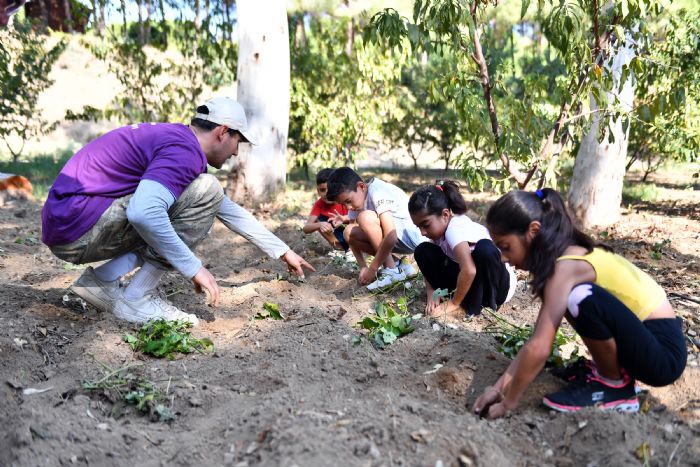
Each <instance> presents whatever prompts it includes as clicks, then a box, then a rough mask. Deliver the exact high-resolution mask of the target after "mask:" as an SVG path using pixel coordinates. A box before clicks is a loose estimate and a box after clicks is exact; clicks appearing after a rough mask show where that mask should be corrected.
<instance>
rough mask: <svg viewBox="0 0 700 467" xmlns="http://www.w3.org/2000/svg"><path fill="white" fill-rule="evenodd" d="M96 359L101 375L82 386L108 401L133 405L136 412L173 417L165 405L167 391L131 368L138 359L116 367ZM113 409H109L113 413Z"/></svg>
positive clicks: (164, 418)
mask: <svg viewBox="0 0 700 467" xmlns="http://www.w3.org/2000/svg"><path fill="white" fill-rule="evenodd" d="M98 363H99V364H100V365H102V367H103V368H104V371H105V375H104V376H103V377H102V378H100V379H96V380H85V381H83V384H82V387H83V389H85V390H87V391H91V392H99V393H101V394H102V395H104V396H105V397H106V398H107V399H108V400H110V401H112V402H115V403H121V404H125V405H130V406H134V407H136V409H137V410H138V411H139V412H141V413H144V414H148V416H149V418H150V419H151V421H161V422H164V421H168V420H172V419H174V418H175V416H174V415H173V413H172V411H171V410H170V408H169V407H168V405H166V402H167V401H168V398H167V395H166V394H165V393H163V391H161V390H160V389H158V387H157V386H156V385H155V383H153V382H152V381H148V380H147V379H145V378H143V377H141V376H138V375H136V374H135V373H134V372H133V371H132V370H133V369H134V368H135V367H140V366H143V364H142V363H131V364H129V365H126V366H124V367H122V368H118V369H113V368H111V367H110V366H108V365H106V364H104V363H101V362H98ZM115 409H116V407H115ZM117 412H118V411H117V410H113V411H112V413H113V414H114V413H117Z"/></svg>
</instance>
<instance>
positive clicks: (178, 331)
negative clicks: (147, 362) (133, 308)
mask: <svg viewBox="0 0 700 467" xmlns="http://www.w3.org/2000/svg"><path fill="white" fill-rule="evenodd" d="M191 327H192V323H189V322H187V321H179V320H175V321H167V320H164V319H157V320H152V321H149V322H147V323H146V324H144V325H143V326H141V328H140V329H139V331H138V334H137V335H136V336H134V335H133V334H131V333H126V334H124V336H123V340H124V342H126V343H127V344H129V345H130V346H131V349H132V350H134V351H138V352H143V353H145V354H148V355H153V356H154V357H158V358H162V357H166V358H168V360H172V359H173V358H175V353H183V354H188V353H192V352H195V351H196V352H200V353H204V352H206V351H213V350H214V343H213V342H212V341H211V339H209V338H208V337H205V338H202V339H198V338H196V337H193V336H192V334H191V333H190V331H189V330H188V329H189V328H191Z"/></svg>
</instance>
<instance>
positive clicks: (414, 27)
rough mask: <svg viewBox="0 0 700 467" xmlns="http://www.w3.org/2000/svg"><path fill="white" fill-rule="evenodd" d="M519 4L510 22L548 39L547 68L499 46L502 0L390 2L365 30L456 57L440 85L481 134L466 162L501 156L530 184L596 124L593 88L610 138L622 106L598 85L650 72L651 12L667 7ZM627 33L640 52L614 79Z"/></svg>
mask: <svg viewBox="0 0 700 467" xmlns="http://www.w3.org/2000/svg"><path fill="white" fill-rule="evenodd" d="M510 5H511V6H512V5H513V3H512V2H511V3H510ZM520 5H521V15H520V16H521V18H520V21H518V23H517V24H510V25H509V26H508V28H507V30H509V31H510V33H511V34H512V30H513V28H514V27H515V28H516V29H518V28H519V31H520V32H519V34H520V35H521V36H523V37H525V38H526V39H529V40H530V41H531V42H532V47H534V48H536V49H537V53H538V54H539V55H540V56H541V55H544V53H543V49H545V48H546V51H547V52H546V53H547V55H548V56H549V57H552V58H548V59H547V60H546V62H545V63H543V65H546V66H545V67H544V68H543V69H542V71H547V72H549V73H552V74H550V75H545V76H542V75H537V74H533V73H532V72H528V68H527V65H528V64H527V63H526V62H525V61H521V63H516V61H515V59H514V54H511V56H510V57H508V54H504V53H499V50H503V49H504V44H503V43H501V44H498V42H497V40H494V38H495V34H491V32H492V31H493V28H494V27H495V26H494V24H495V23H494V22H491V21H489V18H490V17H491V16H493V14H494V11H495V10H496V9H498V8H499V7H500V5H499V2H497V1H493V2H491V1H478V0H473V1H457V0H416V1H415V2H414V10H413V18H412V20H409V19H407V18H405V17H402V16H401V15H400V14H399V13H398V12H397V11H395V10H392V9H386V10H384V11H381V12H379V13H377V14H376V15H374V16H373V17H372V19H371V23H370V27H369V28H368V29H367V33H366V34H367V37H368V39H369V40H370V41H372V42H375V43H379V44H382V45H384V46H385V47H387V48H389V49H394V50H403V49H405V48H409V49H410V50H411V51H413V52H425V53H427V54H429V55H434V54H437V55H442V56H449V55H451V56H453V57H455V60H456V61H455V63H456V70H455V71H452V72H448V73H444V74H443V75H442V76H441V77H438V80H436V81H435V87H436V88H438V89H439V90H440V92H441V93H443V94H444V96H445V100H448V101H451V102H454V105H455V106H456V108H457V109H458V110H460V111H461V113H460V116H461V118H462V120H463V122H464V123H465V125H464V126H465V128H468V129H469V130H470V133H469V137H468V138H467V139H469V138H473V139H475V140H474V141H471V142H470V145H471V147H472V148H471V149H472V151H471V152H465V156H466V158H467V159H468V160H469V164H468V165H469V166H472V165H473V163H474V162H477V163H478V164H480V166H482V167H483V166H486V165H488V164H492V163H498V164H499V165H500V167H501V170H502V171H503V173H504V175H505V176H507V177H509V178H511V179H512V180H513V181H514V182H516V183H517V184H518V185H519V186H520V187H524V186H526V185H527V184H528V183H529V182H530V180H531V179H532V177H533V176H534V175H537V178H538V179H539V181H540V182H539V183H540V184H541V183H544V182H545V177H546V176H547V175H551V174H552V173H553V172H554V168H555V167H556V164H557V163H558V161H559V156H560V155H561V154H562V152H566V151H570V150H571V148H572V147H573V146H575V144H577V141H578V138H580V136H581V134H582V133H583V132H584V131H585V129H586V128H587V127H588V125H589V124H590V123H589V122H590V117H591V113H592V112H591V111H590V110H589V109H588V107H587V100H588V96H589V94H592V95H593V96H594V97H595V99H596V101H597V102H598V107H599V109H600V110H596V111H595V112H600V113H601V114H602V117H603V120H604V121H603V123H602V124H601V128H603V129H604V130H603V134H601V135H600V137H601V139H602V138H605V137H610V134H609V133H605V129H606V128H607V122H608V121H610V119H615V118H618V117H619V116H620V115H621V113H622V110H621V106H620V105H619V102H607V101H606V94H605V93H603V92H601V91H602V90H605V89H612V87H613V86H614V85H617V86H621V85H622V84H623V83H624V82H625V79H624V78H626V77H627V76H633V77H634V78H635V79H637V80H639V81H643V80H645V79H646V78H647V68H646V67H644V66H643V64H644V60H646V59H647V57H646V56H645V55H644V54H645V53H646V51H647V50H649V49H648V45H649V43H650V39H651V37H650V35H649V34H648V32H649V30H648V27H647V26H648V23H647V20H646V18H648V17H650V16H651V17H652V18H654V17H656V16H658V15H659V14H660V13H661V6H660V2H658V1H654V0H624V1H621V2H610V3H607V2H598V1H584V0H550V1H548V0H540V1H538V2H537V5H533V6H532V7H531V6H530V2H529V0H523V1H522V2H521V4H520ZM531 10H534V13H532V12H531ZM628 41H631V42H634V43H635V44H637V46H638V47H639V50H640V51H641V53H639V54H638V55H637V57H636V58H635V59H633V60H632V63H631V64H630V65H629V66H627V67H626V68H625V69H624V70H623V73H624V74H625V76H623V79H621V80H613V75H612V72H611V60H612V57H613V51H614V50H615V49H616V47H619V46H621V44H624V43H627V42H628ZM485 46H486V47H485ZM487 47H493V48H492V49H489V48H487ZM511 47H512V46H511ZM533 63H535V64H536V63H537V61H533V60H530V63H529V65H532V64H533ZM540 63H541V61H540ZM542 83H547V87H546V88H545V87H543V86H542ZM614 83H617V84H614ZM463 162H464V161H463ZM463 165H464V164H463ZM467 175H469V174H467ZM472 175H473V173H472Z"/></svg>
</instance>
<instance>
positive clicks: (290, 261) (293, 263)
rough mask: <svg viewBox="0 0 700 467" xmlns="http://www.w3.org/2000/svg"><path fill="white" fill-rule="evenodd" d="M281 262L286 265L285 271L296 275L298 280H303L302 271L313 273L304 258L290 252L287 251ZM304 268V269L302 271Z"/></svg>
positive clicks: (312, 269) (311, 267)
mask: <svg viewBox="0 0 700 467" xmlns="http://www.w3.org/2000/svg"><path fill="white" fill-rule="evenodd" d="M281 259H282V261H284V262H285V263H287V270H288V271H289V272H291V273H293V274H296V275H297V276H298V277H300V278H302V279H303V278H304V269H307V270H309V271H315V270H316V269H314V267H313V266H311V265H310V264H309V263H307V262H306V260H305V259H304V258H302V257H301V256H299V255H298V254H296V253H294V252H293V251H292V250H289V251H287V252H286V253H285V254H284V255H282V258H281ZM302 268H304V269H302Z"/></svg>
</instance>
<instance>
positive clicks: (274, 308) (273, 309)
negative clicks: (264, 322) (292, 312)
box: [263, 302, 284, 320]
mask: <svg viewBox="0 0 700 467" xmlns="http://www.w3.org/2000/svg"><path fill="white" fill-rule="evenodd" d="M263 308H264V309H265V310H266V311H267V312H268V313H269V316H270V318H272V319H278V320H279V319H284V317H283V316H282V314H281V313H280V309H279V305H278V304H276V303H272V302H265V304H263Z"/></svg>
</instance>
